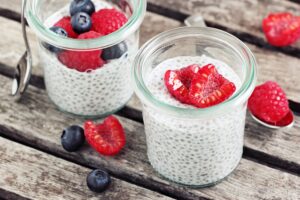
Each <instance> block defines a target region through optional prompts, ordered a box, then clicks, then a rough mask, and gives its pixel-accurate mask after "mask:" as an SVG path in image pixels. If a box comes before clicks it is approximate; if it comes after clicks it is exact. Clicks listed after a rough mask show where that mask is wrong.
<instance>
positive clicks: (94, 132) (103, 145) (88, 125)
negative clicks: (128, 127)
mask: <svg viewBox="0 0 300 200" xmlns="http://www.w3.org/2000/svg"><path fill="white" fill-rule="evenodd" d="M84 134H85V137H86V140H87V141H88V143H89V144H90V145H91V146H92V147H93V148H94V149H95V150H96V151H97V152H99V153H100V154H103V155H116V154H117V153H119V152H120V151H121V149H122V148H123V147H124V146H125V143H126V137H125V133H124V129H123V127H122V125H121V124H120V122H119V120H118V119H117V118H115V117H114V116H109V117H107V118H106V119H105V120H104V121H103V123H102V124H95V123H93V122H92V121H87V122H85V124H84Z"/></svg>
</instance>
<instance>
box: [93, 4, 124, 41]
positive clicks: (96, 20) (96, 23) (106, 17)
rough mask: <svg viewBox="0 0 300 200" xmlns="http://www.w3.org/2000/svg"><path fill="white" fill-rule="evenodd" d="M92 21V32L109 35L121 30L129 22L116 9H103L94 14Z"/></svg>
mask: <svg viewBox="0 0 300 200" xmlns="http://www.w3.org/2000/svg"><path fill="white" fill-rule="evenodd" d="M92 21H93V25H92V30H94V31H97V32H98V33H101V34H102V35H108V34H110V33H112V32H114V31H116V30H118V29H119V28H121V27H122V26H123V25H124V24H125V23H126V22H127V17H126V16H125V15H124V14H123V13H122V12H120V11H118V10H116V9H101V10H99V11H97V12H95V13H94V14H92Z"/></svg>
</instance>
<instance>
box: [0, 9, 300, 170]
mask: <svg viewBox="0 0 300 200" xmlns="http://www.w3.org/2000/svg"><path fill="white" fill-rule="evenodd" d="M0 22H1V24H3V26H6V27H7V29H8V30H13V33H12V34H9V33H6V32H5V31H4V32H0V37H1V36H2V35H3V37H4V38H5V40H0V46H12V47H13V48H12V49H10V51H7V50H6V49H5V48H0V56H1V55H2V52H3V55H5V53H6V52H10V55H13V56H8V57H7V58H5V59H0V62H2V61H3V62H5V63H8V64H9V65H13V64H14V63H13V62H15V59H13V58H16V57H18V56H21V54H22V51H17V50H15V48H16V47H17V46H22V39H21V38H20V37H17V38H12V37H11V35H13V34H14V35H18V33H19V32H18V31H14V30H18V28H19V27H20V26H19V24H18V23H17V22H14V21H11V20H8V19H5V18H1V17H0ZM151 24H154V26H151ZM156 24H163V28H164V29H169V28H174V27H178V26H180V23H179V22H177V21H174V20H171V19H168V18H165V17H162V16H159V15H156V14H152V13H148V14H147V16H146V19H145V22H144V23H143V25H142V28H141V38H142V43H143V42H145V41H146V40H147V39H149V38H150V37H152V36H154V35H156V34H157V33H159V32H161V31H162V29H161V28H160V27H161V26H156ZM29 33H30V34H31V37H33V38H34V36H33V33H31V31H30V30H29ZM19 35H20V34H19ZM18 38H19V39H18ZM33 38H32V40H31V41H33V42H32V46H33V52H34V53H35V54H37V52H38V50H37V48H36V46H37V44H36V42H34V39H33ZM6 41H8V43H6ZM8 44H12V45H8ZM248 46H249V47H250V48H251V49H252V51H253V52H254V54H255V56H256V58H257V61H258V71H259V77H258V80H259V83H262V82H264V81H266V80H274V81H277V82H278V83H279V84H280V85H281V86H282V87H283V88H284V90H285V91H286V93H287V95H288V97H289V98H291V99H293V100H295V101H300V95H299V94H300V87H296V86H297V85H300V79H299V74H300V68H299V67H297V65H298V63H299V59H297V58H294V57H291V56H287V55H285V54H282V53H278V52H273V51H268V50H264V49H261V48H259V47H256V46H254V45H251V44H248ZM35 57H37V56H35ZM1 71H2V72H3V68H2V69H0V73H1ZM33 74H34V75H36V76H38V77H40V76H41V74H42V71H41V69H40V67H39V66H37V65H35V66H34V72H33ZM39 82H40V81H39ZM128 106H129V107H130V108H134V109H137V110H141V109H142V108H141V103H140V101H139V100H138V98H137V97H136V96H134V97H133V98H132V99H131V101H130V102H129V103H128ZM124 116H126V115H124ZM298 132H299V128H297V127H294V128H292V129H290V130H279V131H272V130H269V129H266V128H263V127H262V126H260V125H258V124H256V123H255V122H253V120H252V119H251V118H249V117H248V120H247V129H246V140H245V145H246V147H249V148H251V149H254V150H256V151H259V152H263V153H265V154H268V155H272V156H274V157H277V158H279V160H281V161H283V162H285V163H294V164H296V167H295V166H294V165H293V166H292V168H293V169H294V170H293V171H296V172H299V173H300V152H299V150H298V148H297V145H298V144H299V142H300V135H299V134H298ZM273 161H274V160H273ZM273 163H275V164H276V163H278V162H277V160H275V161H274V162H273ZM281 167H287V165H286V164H284V163H283V165H281Z"/></svg>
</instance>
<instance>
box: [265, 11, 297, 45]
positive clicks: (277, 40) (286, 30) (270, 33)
mask: <svg viewBox="0 0 300 200" xmlns="http://www.w3.org/2000/svg"><path fill="white" fill-rule="evenodd" d="M262 28H263V31H264V33H265V36H266V38H267V40H268V42H269V43H270V44H271V45H273V46H279V47H280V46H288V45H291V44H293V43H294V42H296V40H298V38H299V37H300V17H298V16H294V15H292V14H291V13H287V12H285V13H271V14H269V15H268V16H267V17H266V18H265V19H264V20H263V22H262Z"/></svg>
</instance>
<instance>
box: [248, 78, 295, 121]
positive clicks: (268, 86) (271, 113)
mask: <svg viewBox="0 0 300 200" xmlns="http://www.w3.org/2000/svg"><path fill="white" fill-rule="evenodd" d="M248 108H249V110H250V112H251V113H252V114H253V115H254V116H255V117H257V118H258V119H260V120H262V121H264V122H266V123H272V124H275V125H276V123H278V122H279V121H281V120H282V119H283V118H284V117H285V116H286V115H287V114H288V113H289V110H290V109H289V103H288V100H287V98H286V95H285V93H284V91H283V90H282V88H281V87H280V86H279V85H278V84H277V83H276V82H273V81H267V82H265V83H264V84H262V85H259V86H257V87H256V88H255V90H254V91H253V93H252V95H251V96H250V98H249V101H248Z"/></svg>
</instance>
